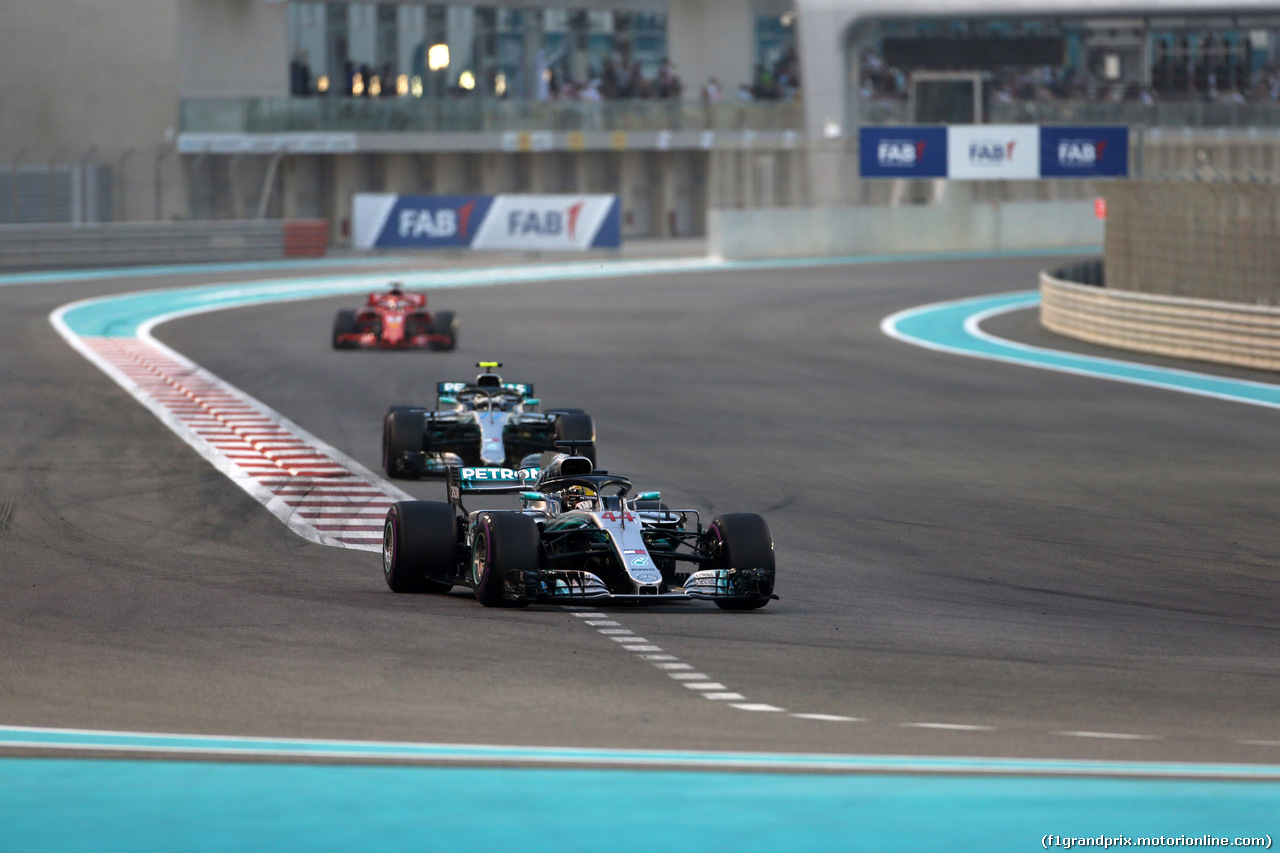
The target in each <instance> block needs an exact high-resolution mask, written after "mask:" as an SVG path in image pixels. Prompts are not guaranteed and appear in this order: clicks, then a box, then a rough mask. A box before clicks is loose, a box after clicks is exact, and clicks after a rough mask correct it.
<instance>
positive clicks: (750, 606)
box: [708, 512, 775, 610]
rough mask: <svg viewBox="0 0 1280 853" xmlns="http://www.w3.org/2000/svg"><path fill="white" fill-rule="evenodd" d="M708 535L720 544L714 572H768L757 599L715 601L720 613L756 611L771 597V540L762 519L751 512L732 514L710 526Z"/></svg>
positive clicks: (772, 557)
mask: <svg viewBox="0 0 1280 853" xmlns="http://www.w3.org/2000/svg"><path fill="white" fill-rule="evenodd" d="M708 534H709V535H710V536H711V537H712V538H713V539H714V540H718V541H719V543H720V552H719V555H718V557H717V558H716V560H715V562H713V563H712V564H711V568H713V569H767V570H768V574H769V580H768V583H767V585H763V586H762V588H761V589H760V590H759V593H760V595H759V597H758V598H748V599H734V600H729V601H717V602H716V606H717V607H719V608H720V609H721V610H759V609H760V608H761V607H764V606H765V605H766V604H768V603H769V601H770V600H771V599H770V596H771V595H773V576H774V569H775V566H774V552H773V536H772V535H771V534H770V533H769V525H767V524H765V522H764V519H763V518H761V517H760V516H758V515H756V514H755V513H752V512H734V513H729V514H728V515H722V516H719V517H718V518H715V519H713V520H712V522H711V527H710V528H709V529H708Z"/></svg>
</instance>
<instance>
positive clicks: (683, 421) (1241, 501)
mask: <svg viewBox="0 0 1280 853" xmlns="http://www.w3.org/2000/svg"><path fill="white" fill-rule="evenodd" d="M1052 263H1053V259H1051V258H1048V259H1035V258H1026V259H1006V260H987V261H964V262H957V261H953V262H945V263H942V262H928V263H925V262H922V263H904V264H886V265H867V266H848V267H827V268H813V269H788V270H773V271H735V272H732V273H704V274H699V275H693V276H682V277H653V278H648V277H646V278H636V279H632V280H602V281H591V280H584V281H570V282H560V283H546V284H529V285H521V286H517V287H503V288H474V289H456V290H449V291H444V292H440V293H438V294H433V295H432V297H431V300H432V305H433V306H434V307H437V308H451V309H454V310H456V311H457V312H458V315H459V317H460V319H461V323H462V332H461V346H460V348H459V350H458V351H457V352H455V353H452V354H438V353H377V352H335V351H333V350H331V349H330V348H329V345H328V331H329V328H330V324H331V322H332V317H333V314H334V312H335V311H336V310H337V309H338V308H340V307H344V306H348V305H350V304H352V300H351V299H347V298H342V299H330V300H318V301H312V302H302V303H293V304H285V305H271V306H263V307H256V308H252V309H236V310H229V311H222V312H217V313H213V314H208V315H203V316H198V317H192V318H187V319H182V320H177V321H174V322H171V323H168V324H165V325H163V326H161V327H159V328H158V330H157V337H158V338H160V339H161V340H162V341H164V342H166V343H167V344H169V345H170V346H173V347H174V348H176V349H177V350H179V351H180V352H182V353H183V354H185V355H187V356H188V357H190V358H191V359H193V360H194V361H195V362H197V363H199V364H201V365H202V366H204V367H206V368H208V369H209V370H211V371H212V372H214V373H215V374H217V375H218V376H220V377H221V378H223V379H225V380H227V381H228V382H230V383H232V384H234V385H236V386H238V387H240V388H242V389H244V390H245V391H247V392H249V393H250V394H252V395H254V396H256V397H258V398H259V399H260V400H262V401H264V402H265V403H267V404H268V405H270V406H272V407H273V408H275V409H276V410H277V411H279V412H281V413H282V414H284V415H286V416H287V417H289V418H290V419H292V420H294V421H295V422H297V423H299V424H301V425H302V426H303V427H305V428H306V429H307V430H309V431H311V432H312V433H314V434H316V435H318V436H319V437H321V438H322V439H324V440H325V441H327V442H328V443H330V444H332V445H334V446H335V447H337V448H339V449H341V450H343V451H344V452H346V453H348V454H350V455H351V456H353V457H354V458H356V459H357V460H358V461H360V462H362V463H364V464H365V465H367V466H369V467H371V468H376V467H377V463H378V455H379V438H380V423H381V416H382V412H383V411H384V410H385V408H386V406H388V405H389V404H393V403H415V402H426V401H428V400H429V399H430V395H431V393H432V390H433V387H434V382H435V381H436V380H438V379H455V378H466V377H468V376H469V375H471V374H473V373H474V372H475V369H474V367H473V366H472V365H473V364H474V362H475V361H477V360H480V359H498V360H501V361H503V362H504V363H505V367H504V369H503V373H504V375H506V376H507V377H508V378H510V379H515V380H530V381H533V382H534V383H535V384H536V385H537V390H538V393H539V396H540V397H541V398H542V399H543V401H544V403H545V404H546V405H548V406H560V405H572V406H580V407H582V408H585V409H587V410H588V411H589V412H590V413H591V414H593V415H594V416H595V418H596V421H597V425H598V431H599V448H600V457H601V464H602V465H604V466H606V467H608V468H609V469H610V470H612V471H618V472H624V473H627V474H629V475H631V476H632V478H633V480H634V481H635V482H636V485H637V487H638V488H641V489H646V490H648V489H659V490H661V491H662V492H663V495H664V500H665V501H666V502H667V503H669V504H671V505H682V506H691V507H695V508H698V509H700V510H702V511H704V512H705V513H706V516H705V517H707V518H710V517H711V516H712V515H714V514H716V513H719V512H732V511H750V512H759V513H762V514H763V515H764V516H765V517H766V518H767V519H768V521H769V524H770V526H771V528H772V530H773V534H774V538H775V540H776V543H777V551H778V565H779V581H778V588H777V591H778V593H779V595H780V596H781V601H778V602H774V603H773V604H771V605H770V606H769V607H767V608H766V609H764V610H763V611H760V612H756V613H745V614H743V613H724V612H721V611H719V610H717V609H715V608H714V607H711V606H709V605H699V604H695V605H689V606H679V607H667V608H661V609H658V608H654V609H621V610H617V611H610V613H611V615H612V617H613V618H614V619H615V620H616V621H619V622H620V623H621V624H622V625H623V626H625V627H626V628H628V629H631V630H632V631H634V632H635V634H637V635H639V636H642V637H645V638H647V639H649V640H650V641H652V642H654V643H656V644H660V645H661V646H662V648H663V649H665V650H666V651H669V652H671V653H673V654H675V655H677V656H678V657H679V659H680V660H681V661H687V662H689V663H690V664H692V665H693V666H694V667H695V668H696V669H697V670H698V671H699V672H702V673H705V674H706V675H707V676H709V678H710V679H712V680H714V681H716V682H719V683H722V684H724V685H725V687H726V688H727V689H729V690H733V691H737V692H738V693H741V694H742V695H744V696H746V697H749V699H750V700H751V701H752V702H755V703H761V704H768V705H771V706H776V707H780V708H785V709H787V711H788V712H789V713H768V712H751V711H743V710H738V709H735V708H731V707H728V706H726V705H725V704H724V703H718V702H713V701H708V700H706V699H704V698H702V697H701V696H700V695H698V694H697V693H696V692H695V691H690V690H687V689H684V688H683V687H682V686H681V685H680V684H679V683H678V682H676V681H674V680H672V679H671V678H669V677H668V676H667V675H665V674H664V673H663V672H661V671H659V670H657V669H655V668H654V667H652V666H651V665H649V664H647V663H645V662H644V661H642V660H639V659H637V656H636V655H633V654H628V653H626V652H624V651H622V650H621V649H619V648H618V647H617V644H616V643H613V642H611V641H610V640H609V638H608V637H607V636H603V635H601V634H600V633H599V632H598V631H597V630H596V629H595V628H593V627H591V626H588V625H586V624H585V621H586V620H584V619H582V618H580V617H578V616H575V615H574V614H573V613H572V612H570V611H567V610H566V609H564V608H560V607H541V606H535V607H531V608H529V609H528V610H525V611H507V610H489V609H486V608H482V607H480V606H479V605H478V604H477V603H476V602H475V601H474V600H473V599H472V598H471V596H470V594H469V593H466V592H464V591H455V593H453V594H451V595H448V596H396V595H394V594H392V593H390V592H389V591H388V590H387V589H386V587H385V585H384V584H383V581H382V578H381V576H380V565H379V558H378V556H377V555H376V554H370V553H365V552H358V551H349V550H343V549H337V548H330V547H324V546H319V545H314V544H310V543H308V542H305V541H304V540H302V539H301V538H299V537H297V536H296V535H294V534H293V533H291V532H290V531H289V530H288V529H287V528H285V527H284V526H283V525H282V524H280V523H279V522H278V521H277V520H276V519H275V518H273V517H272V516H270V515H269V514H268V513H267V512H266V511H264V510H263V509H262V508H261V507H260V506H259V505H258V504H257V503H256V502H255V501H253V500H252V499H251V498H249V497H248V496H246V495H245V494H244V493H242V492H241V491H240V490H239V489H237V488H235V487H234V486H233V485H232V484H231V483H230V482H228V481H227V480H226V479H225V478H224V477H223V476H222V475H221V474H219V473H218V472H216V471H215V470H214V469H213V468H212V467H211V466H209V465H208V464H207V463H205V462H203V461H202V460H201V459H200V458H199V457H198V456H197V455H196V454H195V453H194V452H192V450H191V449H190V448H189V447H187V446H186V445H185V444H183V443H182V442H181V441H180V440H179V439H178V438H177V437H176V436H174V435H173V434H172V433H170V432H169V431H168V430H167V429H166V428H165V427H164V426H163V425H162V424H161V423H160V422H159V421H157V420H156V419H155V418H154V417H153V416H152V415H150V414H149V413H148V412H147V411H145V410H144V409H143V408H142V407H141V406H139V405H137V403H135V402H134V401H133V400H132V399H131V398H130V397H128V395H127V394H125V392H123V391H122V390H121V389H120V388H118V387H117V386H115V385H114V384H112V383H111V382H110V381H109V380H107V378H106V377H104V376H103V374H102V373H100V372H99V371H98V370H97V369H96V368H95V367H94V366H93V365H91V364H90V363H89V362H87V361H86V360H85V359H84V358H82V357H81V356H80V355H79V354H77V353H76V352H74V351H73V350H71V349H70V348H69V347H68V346H67V345H66V344H65V343H64V342H63V341H62V340H61V339H60V338H59V337H57V335H56V334H55V333H54V332H53V330H52V329H51V327H50V326H49V323H48V321H47V316H48V314H49V312H50V311H51V310H53V309H54V308H56V307H57V306H59V305H62V304H65V303H67V302H69V301H72V300H73V299H78V298H83V297H85V296H89V295H95V294H101V293H108V292H119V291H127V290H136V289H141V288H152V287H164V286H174V285H178V284H187V283H193V282H196V281H215V280H226V279H228V278H234V277H236V276H226V275H224V276H213V275H205V276H187V277H173V278H162V279H149V280H147V281H145V282H138V281H128V280H123V281H121V280H102V281H92V282H81V283H73V284H58V283H49V284H41V285H32V286H22V287H10V288H5V289H3V291H2V292H0V301H2V303H3V305H4V306H5V310H4V311H3V312H2V314H0V329H2V330H3V331H2V332H0V334H2V335H3V340H4V341H5V344H4V346H3V348H0V359H2V361H3V370H2V371H0V377H2V378H0V431H2V432H3V435H4V436H5V440H4V442H3V444H2V445H0V466H2V470H3V471H4V476H3V478H2V479H0V555H2V559H3V564H4V576H5V583H6V587H7V589H6V594H5V595H4V596H0V648H3V649H4V654H3V655H0V723H5V724H10V725H30V726H64V727H72V728H92V729H112V730H133V731H163V732H192V733H200V734H227V735H259V736H279V737H314V738H354V739H362V740H389V741H418V742H423V741H429V742H436V743H483V744H519V745H534V746H536V745H546V746H567V747H612V748H624V747H625V748H675V749H709V750H735V751H740V750H753V751H788V752H821V753H856V754H899V755H985V756H1020V757H1046V758H1094V759H1127V760H1143V761H1151V760H1168V761H1214V762H1246V763H1275V762H1276V759H1277V756H1280V717H1278V716H1277V714H1276V712H1275V709H1276V708H1277V707H1280V660H1278V659H1277V650H1278V649H1280V619H1278V618H1277V615H1276V614H1277V612H1278V610H1280V608H1278V607H1277V605H1278V604H1280V583H1278V582H1277V578H1278V576H1280V574H1278V571H1277V569H1276V559H1275V557H1276V550H1277V539H1276V535H1275V522H1274V514H1273V508H1274V507H1275V506H1277V505H1278V504H1280V500H1278V498H1280V485H1278V484H1277V480H1276V477H1275V476H1274V471H1273V469H1272V466H1271V464H1270V463H1271V461H1272V460H1273V459H1274V448H1275V435H1276V434H1277V431H1276V427H1277V417H1280V416H1278V415H1277V414H1276V413H1275V412H1274V411H1271V410H1267V409H1262V408H1256V407H1250V406H1244V405H1239V404H1233V403H1228V402H1223V401H1216V400H1209V399H1204V398H1197V397H1191V396H1186V395H1180V394H1176V393H1171V392H1168V391H1160V390H1155V389H1145V388H1138V387H1134V386H1127V385H1120V384H1116V383H1110V382H1103V381H1098V380H1094V379H1089V378H1085V377H1077V376H1069V375H1062V374H1053V373H1048V372H1044V371H1037V370H1031V369H1027V368H1023V367H1018V366H1013V365H1002V364H995V363H989V362H983V361H978V360H974V359H963V358H955V357H952V356H948V355H944V354H939V353H935V352H930V351H926V350H922V349H918V348H915V347H911V346H907V345H905V344H903V343H901V342H898V341H894V340H891V339H889V338H887V337H885V336H884V335H883V334H882V333H881V332H880V329H879V324H880V321H881V320H882V319H883V318H884V317H885V316H887V315H889V314H891V313H893V312H895V311H898V310H901V309H903V308H906V307H910V306H913V305H919V304H923V303H928V302H935V301H939V300H944V299H954V298H960V297H964V296H975V295H981V294H987V293H993V292H998V291H1002V290H1015V289H1024V288H1028V287H1031V286H1033V284H1034V281H1035V274H1036V272H1037V271H1038V270H1039V269H1041V268H1042V267H1045V266H1049V265H1052ZM242 277H244V278H261V277H263V276H261V275H250V274H248V273H246V274H244V275H243V276H242ZM989 329H990V330H992V331H1000V332H1002V333H1004V334H1006V335H1008V336H1011V337H1018V338H1019V339H1021V340H1026V341H1028V342H1031V343H1038V344H1044V345H1055V346H1062V347H1064V348H1073V349H1077V350H1084V351H1094V352H1100V353H1101V352H1104V351H1103V350H1101V349H1096V348H1085V347H1083V346H1082V345H1078V344H1072V343H1068V342H1064V341H1062V340H1061V339H1058V338H1055V337H1053V336H1051V335H1048V334H1046V333H1044V332H1042V331H1040V330H1039V329H1038V327H1037V326H1036V325H1035V323H1034V317H1033V316H1032V315H1031V314H1029V313H1028V312H1020V313H1018V314H1013V315H1009V316H1007V317H1002V318H999V319H998V320H997V321H994V322H993V323H992V324H991V325H990V326H989ZM1108 354H1113V353H1108ZM1165 363H1173V362H1165ZM1183 366H1186V365H1183ZM1227 372H1229V373H1231V374H1232V375H1240V376H1249V377H1251V378H1255V379H1264V380H1265V379H1268V378H1270V377H1268V376H1267V375H1266V374H1256V373H1251V372H1247V371H1227ZM406 488H407V489H408V490H409V491H410V492H412V493H414V494H415V495H418V496H420V497H424V498H440V497H442V495H443V487H442V486H441V485H440V484H439V483H438V482H422V483H414V484H409V485H408V486H406ZM796 713H809V714H815V715H830V716H836V717H850V718H856V719H855V720H820V719H807V718H802V717H797V716H795V714H796ZM920 724H925V725H923V726H922V725H920ZM1082 734H1084V735H1087V736H1082ZM1100 735H1106V736H1105V737H1104V736H1100ZM1116 735H1124V736H1125V737H1116ZM1130 736H1132V737H1130Z"/></svg>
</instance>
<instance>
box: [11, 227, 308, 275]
mask: <svg viewBox="0 0 1280 853" xmlns="http://www.w3.org/2000/svg"><path fill="white" fill-rule="evenodd" d="M327 249H328V223H326V222H324V221H323V220H265V221H262V220H253V221H223V222H112V223H102V224H95V225H5V226H0V268H3V269H9V270H20V269H47V268H51V267H58V268H66V267H76V266H112V265H129V264H157V263H162V264H163V263H208V262H218V261H257V260H274V259H277V258H290V257H321V256H323V255H324V254H325V253H326V251H327Z"/></svg>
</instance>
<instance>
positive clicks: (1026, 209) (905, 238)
mask: <svg viewBox="0 0 1280 853" xmlns="http://www.w3.org/2000/svg"><path fill="white" fill-rule="evenodd" d="M1102 241H1103V223H1102V221H1101V220H1099V219H1097V218H1096V216H1095V214H1094V205H1093V201H1092V200H1083V201H1082V200H1065V201H1012V202H981V203H973V202H970V201H968V200H967V199H957V200H948V201H945V202H943V203H942V204H937V205H911V206H904V207H869V206H865V207H864V206H857V207H854V206H849V207H822V208H799V209H779V208H770V209H758V210H712V211H709V213H708V233H707V248H708V251H709V252H710V253H711V254H712V255H715V256H719V257H723V258H731V259H741V258H788V257H814V256H823V255H826V256H838V255H869V254H893V253H902V252H962V251H983V250H990V251H995V250H1000V249H1056V248H1065V247H1078V246H1101V245H1102Z"/></svg>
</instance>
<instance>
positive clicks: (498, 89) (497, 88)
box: [493, 74, 507, 96]
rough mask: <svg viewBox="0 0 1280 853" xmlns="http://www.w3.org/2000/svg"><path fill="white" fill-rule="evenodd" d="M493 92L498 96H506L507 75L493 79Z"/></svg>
mask: <svg viewBox="0 0 1280 853" xmlns="http://www.w3.org/2000/svg"><path fill="white" fill-rule="evenodd" d="M493 91H494V94H496V95H498V96H502V95H505V94H507V75H505V74H499V75H498V76H497V77H494V78H493Z"/></svg>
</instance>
